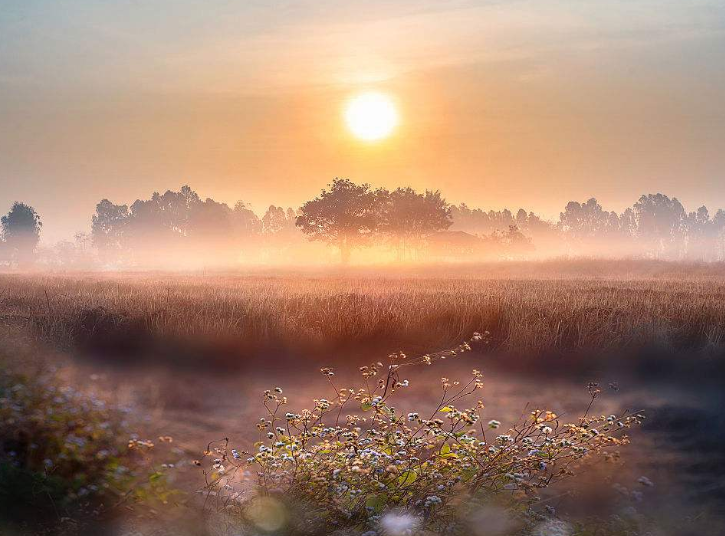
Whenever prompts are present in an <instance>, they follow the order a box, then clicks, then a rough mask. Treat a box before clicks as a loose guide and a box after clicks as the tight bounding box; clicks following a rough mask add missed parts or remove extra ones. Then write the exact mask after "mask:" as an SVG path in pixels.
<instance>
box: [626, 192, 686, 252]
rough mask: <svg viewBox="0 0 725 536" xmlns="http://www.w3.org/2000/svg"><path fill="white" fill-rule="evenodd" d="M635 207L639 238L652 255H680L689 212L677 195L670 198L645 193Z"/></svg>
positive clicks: (633, 208)
mask: <svg viewBox="0 0 725 536" xmlns="http://www.w3.org/2000/svg"><path fill="white" fill-rule="evenodd" d="M632 210H633V213H634V216H635V219H636V221H637V237H638V238H639V239H640V240H641V241H642V242H643V244H645V245H646V246H647V247H648V248H649V249H650V251H651V253H652V254H654V255H655V256H660V255H665V256H674V257H678V256H679V255H680V250H681V248H682V242H683V237H684V235H685V233H684V230H685V220H686V213H685V209H684V207H683V206H682V204H681V203H680V202H679V201H678V200H677V198H675V197H673V198H672V199H670V198H669V197H667V196H666V195H664V194H649V195H643V196H642V197H640V198H639V201H637V202H636V203H635V204H634V206H633V207H632Z"/></svg>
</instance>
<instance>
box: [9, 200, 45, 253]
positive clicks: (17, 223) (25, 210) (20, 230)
mask: <svg viewBox="0 0 725 536" xmlns="http://www.w3.org/2000/svg"><path fill="white" fill-rule="evenodd" d="M0 223H1V224H2V238H3V243H4V248H5V249H6V250H7V252H8V258H9V259H10V260H11V262H15V263H16V264H18V265H19V266H27V265H28V264H31V263H32V261H33V257H34V256H35V250H36V248H37V247H38V242H39V241H40V229H41V227H42V226H43V224H42V222H41V221H40V216H39V215H38V213H37V212H35V209H34V208H33V207H31V206H29V205H26V204H25V203H18V202H15V203H13V206H12V208H11V209H10V212H8V214H7V215H6V216H3V217H2V218H1V219H0Z"/></svg>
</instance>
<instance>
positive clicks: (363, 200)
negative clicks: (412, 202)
mask: <svg viewBox="0 0 725 536" xmlns="http://www.w3.org/2000/svg"><path fill="white" fill-rule="evenodd" d="M328 188H329V189H327V190H325V189H323V190H322V192H320V195H319V196H318V197H316V198H315V199H313V200H311V201H307V202H306V203H305V204H304V205H302V208H301V209H300V215H299V216H297V222H296V223H297V226H298V227H299V228H300V229H301V230H302V232H303V233H305V234H306V235H308V236H309V238H310V240H320V241H322V242H325V243H327V244H330V245H333V246H335V247H337V248H339V249H340V258H341V260H342V262H343V264H347V263H348V262H349V260H350V253H351V251H352V250H353V249H354V248H357V247H360V246H364V245H366V244H367V243H368V242H369V240H370V237H371V236H372V234H373V232H374V231H375V229H376V226H377V218H376V208H377V206H376V205H377V204H376V195H375V192H374V191H372V190H371V189H370V185H368V184H355V183H354V182H352V181H350V180H349V179H339V178H336V179H335V180H334V181H333V182H332V184H330V185H329V187H328Z"/></svg>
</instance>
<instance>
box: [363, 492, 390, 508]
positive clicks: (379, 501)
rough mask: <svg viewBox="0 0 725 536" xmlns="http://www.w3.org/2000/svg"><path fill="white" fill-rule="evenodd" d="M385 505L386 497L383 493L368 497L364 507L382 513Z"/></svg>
mask: <svg viewBox="0 0 725 536" xmlns="http://www.w3.org/2000/svg"><path fill="white" fill-rule="evenodd" d="M386 503H387V496H386V495H385V494H384V493H379V494H377V495H370V496H369V497H368V498H367V499H365V506H367V507H368V508H372V509H373V510H375V511H376V512H380V511H382V510H383V508H385V505H386Z"/></svg>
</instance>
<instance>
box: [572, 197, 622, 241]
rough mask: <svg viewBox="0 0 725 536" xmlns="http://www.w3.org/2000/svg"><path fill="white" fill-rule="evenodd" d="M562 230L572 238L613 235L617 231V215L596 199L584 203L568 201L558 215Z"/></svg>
mask: <svg viewBox="0 0 725 536" xmlns="http://www.w3.org/2000/svg"><path fill="white" fill-rule="evenodd" d="M559 225H560V226H561V228H562V230H563V231H564V232H565V233H567V234H568V235H569V236H571V237H573V238H579V239H582V238H597V237H603V236H606V235H613V234H615V233H617V232H618V231H619V217H618V216H617V213H616V212H607V211H606V210H604V209H602V206H601V205H600V204H599V203H598V202H597V200H596V199H594V198H591V199H589V200H588V201H587V202H586V203H578V202H576V201H570V202H569V203H567V205H566V208H565V209H564V212H562V213H561V214H560V215H559Z"/></svg>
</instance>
